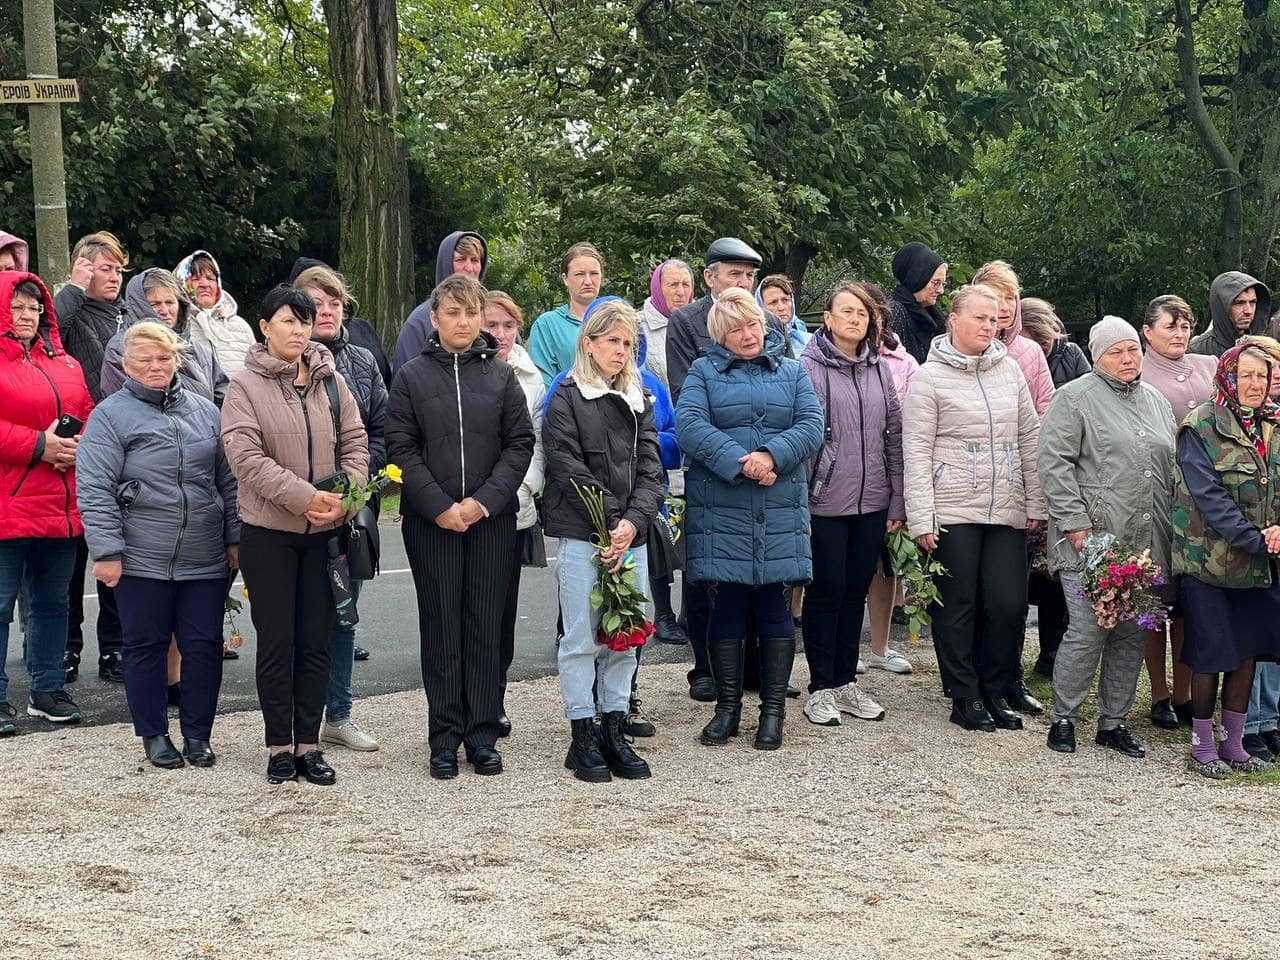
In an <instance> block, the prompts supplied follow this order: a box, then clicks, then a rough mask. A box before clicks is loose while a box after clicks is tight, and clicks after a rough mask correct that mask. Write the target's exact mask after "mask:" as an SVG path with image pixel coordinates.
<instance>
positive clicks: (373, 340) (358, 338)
mask: <svg viewBox="0 0 1280 960" xmlns="http://www.w3.org/2000/svg"><path fill="white" fill-rule="evenodd" d="M311 267H326V268H328V269H330V270H332V269H333V268H332V267H330V266H329V264H327V263H325V262H324V261H323V260H314V259H312V258H311V257H299V258H298V259H297V260H295V261H293V269H292V270H290V271H289V283H291V284H292V283H294V282H295V281H296V280H297V279H298V275H299V274H300V273H302V271H303V270H308V269H310V268H311ZM343 316H344V319H343V322H342V326H343V329H344V330H346V331H347V336H348V339H349V340H350V342H351V343H353V344H355V345H356V346H357V347H363V348H364V349H365V350H368V351H369V352H370V353H371V354H373V359H374V360H375V361H376V362H377V364H378V372H379V373H381V374H382V382H383V384H384V385H386V386H390V385H391V363H390V362H389V361H388V360H387V351H386V348H385V347H383V345H382V338H381V337H380V336H378V331H377V330H375V329H373V324H371V323H370V322H369V321H368V320H363V319H361V318H360V317H353V316H352V315H351V301H350V300H348V301H347V305H346V307H345V308H344V310H343ZM338 372H339V373H341V372H342V367H341V365H339V367H338ZM348 386H351V385H350V384H348ZM351 390H352V392H353V393H354V392H355V387H354V386H351ZM369 452H370V454H372V453H373V451H372V450H370V451H369ZM369 469H370V471H372V470H374V467H373V465H372V463H371V464H370V466H369Z"/></svg>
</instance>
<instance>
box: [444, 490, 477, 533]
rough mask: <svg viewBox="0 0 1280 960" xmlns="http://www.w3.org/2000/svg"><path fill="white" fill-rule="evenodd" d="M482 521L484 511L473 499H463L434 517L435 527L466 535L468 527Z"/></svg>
mask: <svg viewBox="0 0 1280 960" xmlns="http://www.w3.org/2000/svg"><path fill="white" fill-rule="evenodd" d="M483 519H484V509H483V508H482V507H481V506H480V501H479V500H477V499H476V498H475V497H465V498H463V499H462V500H459V501H458V502H457V503H455V504H454V505H453V506H451V507H450V508H449V509H448V510H446V511H444V512H443V513H442V514H440V515H439V516H438V517H436V526H437V527H439V528H440V529H441V530H452V531H453V532H454V533H466V532H467V528H468V527H470V526H471V525H472V524H473V523H478V522H479V521H481V520H483Z"/></svg>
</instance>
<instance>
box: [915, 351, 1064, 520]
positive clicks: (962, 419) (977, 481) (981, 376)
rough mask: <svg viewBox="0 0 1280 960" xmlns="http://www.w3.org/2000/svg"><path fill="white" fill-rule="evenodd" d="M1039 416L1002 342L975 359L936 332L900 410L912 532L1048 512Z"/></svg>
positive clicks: (1041, 516)
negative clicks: (1042, 481) (1039, 459)
mask: <svg viewBox="0 0 1280 960" xmlns="http://www.w3.org/2000/svg"><path fill="white" fill-rule="evenodd" d="M1039 440H1040V418H1039V417H1038V416H1037V415H1036V410H1035V406H1034V404H1033V403H1032V400H1031V392H1030V391H1029V390H1028V389H1027V381H1026V378H1025V377H1023V375H1022V371H1021V369H1019V367H1018V365H1017V363H1015V362H1014V361H1013V360H1012V359H1011V358H1010V357H1009V354H1008V351H1007V350H1006V349H1005V347H1004V344H1002V343H1001V342H1000V341H999V340H993V341H992V343H991V346H989V347H988V348H987V351H986V353H984V354H983V355H982V356H981V357H970V356H966V355H965V354H962V353H960V352H959V351H958V350H956V349H955V348H954V347H953V346H952V345H951V338H950V337H949V336H947V335H944V336H940V337H935V338H934V340H933V344H932V345H931V347H930V349H929V358H928V360H927V361H926V362H925V364H924V365H923V366H922V367H921V368H920V372H919V373H918V374H916V378H915V381H914V382H913V383H912V385H911V392H910V393H908V394H907V402H906V409H905V411H904V413H903V437H902V446H903V460H904V487H905V492H906V502H907V527H908V530H909V532H910V534H911V536H912V537H920V536H923V535H925V534H927V533H937V532H938V530H939V528H941V527H946V526H947V525H948V524H953V523H982V524H993V525H999V526H1009V527H1015V528H1017V529H1022V528H1023V527H1025V526H1026V523H1027V519H1028V518H1032V519H1036V520H1043V519H1045V517H1046V510H1045V503H1044V497H1043V495H1042V494H1041V491H1040V472H1039V467H1038V465H1037V459H1036V457H1037V447H1038V444H1039Z"/></svg>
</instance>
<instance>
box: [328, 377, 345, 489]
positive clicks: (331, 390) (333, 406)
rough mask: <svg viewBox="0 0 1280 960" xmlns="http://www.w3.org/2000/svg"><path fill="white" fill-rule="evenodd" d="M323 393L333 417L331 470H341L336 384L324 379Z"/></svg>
mask: <svg viewBox="0 0 1280 960" xmlns="http://www.w3.org/2000/svg"><path fill="white" fill-rule="evenodd" d="M324 392H325V393H327V394H328V395H329V413H330V414H332V415H333V438H334V439H333V469H334V472H335V473H336V472H337V471H339V470H341V469H342V404H341V403H340V402H339V400H338V382H337V381H336V380H335V379H334V378H333V377H325V378H324Z"/></svg>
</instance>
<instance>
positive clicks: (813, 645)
mask: <svg viewBox="0 0 1280 960" xmlns="http://www.w3.org/2000/svg"><path fill="white" fill-rule="evenodd" d="M879 317H880V314H879V311H878V310H877V309H876V304H875V301H874V300H872V299H871V295H870V294H869V293H867V291H866V290H864V289H863V288H862V287H861V286H859V285H857V284H849V285H847V286H843V287H838V288H837V289H836V290H835V291H834V292H833V293H832V294H831V296H830V298H828V300H827V307H826V311H825V312H824V313H823V315H822V327H821V329H819V330H818V332H817V333H816V334H815V335H814V336H813V338H812V339H811V340H810V341H809V343H808V345H807V346H806V347H805V349H804V352H803V353H802V354H801V355H800V363H801V364H802V365H803V366H804V369H805V372H806V373H808V375H809V379H810V380H811V381H812V382H813V386H814V390H816V391H817V394H818V400H819V402H820V403H821V404H822V407H823V412H824V419H825V429H824V434H823V444H822V449H821V450H819V451H818V455H817V457H815V458H814V460H813V462H812V463H811V464H810V465H809V513H810V516H811V533H810V538H811V544H812V548H813V582H812V583H811V584H810V585H809V586H808V587H806V588H805V594H804V618H803V622H804V653H805V658H806V659H807V660H808V661H809V699H808V702H807V703H806V704H805V707H804V715H805V716H806V717H808V718H809V721H810V722H811V723H816V724H819V725H821V726H825V727H836V726H839V725H840V715H841V714H842V713H847V714H849V715H851V716H854V717H858V718H859V719H862V720H882V719H884V708H883V707H881V706H880V704H878V703H876V702H875V700H873V699H872V698H871V697H870V696H869V695H868V694H866V693H863V692H862V691H860V690H859V689H858V685H857V677H856V671H857V665H858V641H859V638H860V636H861V634H862V614H863V609H864V608H865V606H866V602H867V590H868V589H869V588H870V586H871V578H872V576H873V574H874V573H875V569H876V563H877V561H878V560H879V558H880V550H881V546H882V544H883V543H884V538H885V534H886V532H892V531H894V530H896V529H898V528H899V527H900V526H902V522H903V521H904V520H905V519H906V509H905V508H904V505H903V497H902V410H901V407H900V405H899V403H898V395H897V392H896V391H895V389H894V385H893V373H892V372H891V371H890V370H889V369H887V367H886V365H885V363H884V362H883V360H882V359H881V356H880V351H879V350H878V349H877V347H878V344H879V343H880V330H879Z"/></svg>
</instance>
